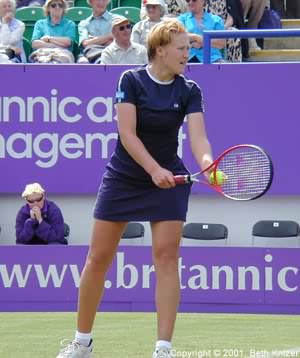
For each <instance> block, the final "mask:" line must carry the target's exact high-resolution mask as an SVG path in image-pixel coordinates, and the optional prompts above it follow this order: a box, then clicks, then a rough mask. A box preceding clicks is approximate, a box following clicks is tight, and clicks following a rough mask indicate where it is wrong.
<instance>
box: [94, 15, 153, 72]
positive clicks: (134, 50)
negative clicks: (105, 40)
mask: <svg viewBox="0 0 300 358" xmlns="http://www.w3.org/2000/svg"><path fill="white" fill-rule="evenodd" d="M112 34H113V37H114V41H113V42H112V43H111V44H110V45H109V46H107V47H106V49H104V50H103V52H102V55H101V62H100V63H101V64H104V65H112V64H141V65H144V64H146V63H148V54H147V50H146V47H145V46H143V45H140V44H138V43H136V42H132V41H131V40H130V37H131V24H130V22H129V20H128V19H127V18H126V17H124V16H117V17H115V18H114V19H113V23H112Z"/></svg>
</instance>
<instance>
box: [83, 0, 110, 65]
mask: <svg viewBox="0 0 300 358" xmlns="http://www.w3.org/2000/svg"><path fill="white" fill-rule="evenodd" d="M87 1H88V3H89V5H90V6H91V7H92V9H93V14H92V15H91V16H89V17H88V18H87V19H85V20H82V21H80V23H79V25H78V32H79V45H80V49H81V55H80V56H79V59H78V62H79V63H100V58H101V54H102V51H103V50H104V49H105V47H106V46H108V45H109V44H111V42H112V41H113V36H112V33H111V29H112V20H113V15H112V14H111V13H110V12H108V10H107V6H108V4H109V2H110V0H87Z"/></svg>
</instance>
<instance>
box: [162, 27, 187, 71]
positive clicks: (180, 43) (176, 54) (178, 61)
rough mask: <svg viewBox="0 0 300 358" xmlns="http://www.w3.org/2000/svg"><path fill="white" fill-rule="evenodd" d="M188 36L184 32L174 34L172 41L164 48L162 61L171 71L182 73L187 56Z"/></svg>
mask: <svg viewBox="0 0 300 358" xmlns="http://www.w3.org/2000/svg"><path fill="white" fill-rule="evenodd" d="M189 49H190V44H189V38H188V35H187V34H186V33H180V34H175V35H173V37H172V41H171V43H170V44H169V45H167V46H166V47H165V48H164V52H165V56H164V63H165V65H166V67H167V68H168V69H169V71H170V72H171V73H173V74H174V75H178V74H181V73H183V71H184V68H185V65H186V64H187V61H188V58H189Z"/></svg>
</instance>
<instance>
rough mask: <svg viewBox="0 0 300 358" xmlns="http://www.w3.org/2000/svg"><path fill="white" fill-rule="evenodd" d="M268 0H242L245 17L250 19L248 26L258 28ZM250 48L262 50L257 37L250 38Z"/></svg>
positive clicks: (248, 27)
mask: <svg viewBox="0 0 300 358" xmlns="http://www.w3.org/2000/svg"><path fill="white" fill-rule="evenodd" d="M267 1H268V0H241V4H242V7H243V11H244V18H245V19H248V21H247V23H246V28H247V29H248V30H249V29H257V27H258V24H259V22H260V20H261V18H262V15H263V13H264V10H265V7H266V6H267ZM249 48H250V49H255V50H260V49H261V48H260V47H259V46H258V45H257V42H256V39H255V38H250V39H249Z"/></svg>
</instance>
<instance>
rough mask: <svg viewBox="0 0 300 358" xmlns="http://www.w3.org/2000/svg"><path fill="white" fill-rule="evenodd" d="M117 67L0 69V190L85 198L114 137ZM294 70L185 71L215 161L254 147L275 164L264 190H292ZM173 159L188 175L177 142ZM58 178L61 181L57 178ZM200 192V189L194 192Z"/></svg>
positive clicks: (295, 173) (183, 142)
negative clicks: (41, 190)
mask: <svg viewBox="0 0 300 358" xmlns="http://www.w3.org/2000/svg"><path fill="white" fill-rule="evenodd" d="M125 68H126V67H123V66H111V67H109V66H84V65H82V66H52V65H51V66H46V65H45V66H43V65H38V66H37V65H25V66H23V65H21V66H5V65H1V66H0V78H1V86H0V165H1V175H0V191H1V193H20V192H21V191H22V189H23V188H24V185H25V184H26V183H29V182H32V181H40V182H42V183H43V184H44V186H45V187H46V188H47V191H48V192H50V193H51V192H52V193H63V194H67V193H79V194H80V193H95V192H96V191H97V188H98V185H99V183H100V178H101V176H102V174H103V171H104V167H105V164H106V162H107V160H108V159H109V157H110V155H111V153H112V151H113V148H114V144H115V139H116V136H117V126H116V120H115V112H114V106H113V101H114V94H115V88H116V83H117V80H118V78H119V76H120V73H121V72H122V71H124V69H125ZM299 73H300V64H251V65H250V64H249V65H245V64H243V65H236V64H235V65H221V66H217V65H211V66H199V65H195V66H189V67H188V68H187V71H186V74H187V76H188V77H189V78H191V79H193V80H195V81H196V82H197V83H198V84H199V85H200V87H202V89H203V92H204V98H205V107H206V121H207V130H208V134H209V138H210V140H211V142H212V144H213V148H214V152H215V155H217V154H219V153H220V152H221V151H223V150H224V149H226V148H227V147H228V146H231V145H235V144H239V143H253V144H257V145H260V146H262V147H264V148H265V149H266V150H267V151H268V152H269V153H270V155H271V157H272V158H273V161H274V165H275V179H274V184H273V187H272V189H271V191H270V192H271V193H273V194H299V193H300V186H299V185H298V180H297V178H299V174H300V169H299V164H298V160H297V153H298V148H297V147H298V142H299V133H300V130H299V129H300V124H299V121H298V117H297V116H298V112H299V111H298V101H299V100H298V87H299V78H298V77H299V76H298V74H299ZM186 132H187V131H186V127H184V128H183V131H182V133H181V136H180V149H179V154H180V155H182V157H183V159H184V161H185V162H186V163H187V164H188V167H189V168H190V169H191V171H194V170H196V169H197V167H196V165H195V162H194V161H193V159H192V157H191V153H190V149H189V145H188V140H187V138H186V135H187V133H186ZM58 178H64V180H58ZM193 190H194V192H203V191H204V190H206V189H205V188H204V186H196V185H195V186H194V188H193Z"/></svg>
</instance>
